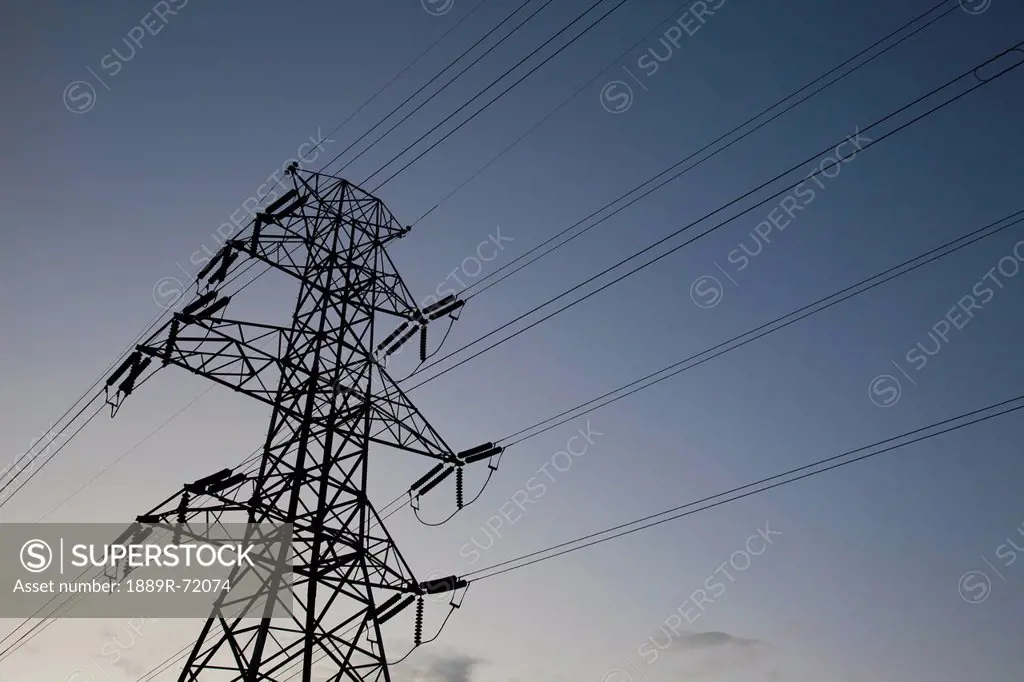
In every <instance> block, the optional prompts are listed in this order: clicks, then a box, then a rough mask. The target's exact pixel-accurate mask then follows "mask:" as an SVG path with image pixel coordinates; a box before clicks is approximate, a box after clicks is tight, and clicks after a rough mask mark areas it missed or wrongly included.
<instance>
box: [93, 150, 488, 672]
mask: <svg viewBox="0 0 1024 682" xmlns="http://www.w3.org/2000/svg"><path fill="white" fill-rule="evenodd" d="M289 175H290V177H291V178H292V181H293V185H294V189H292V190H290V191H289V192H287V193H286V194H285V195H283V196H282V197H280V198H279V199H278V200H276V201H275V202H273V203H272V204H271V205H270V206H268V207H266V209H265V210H264V211H262V212H260V213H258V214H257V215H256V217H255V219H254V221H253V223H252V225H251V226H250V227H249V229H248V230H247V231H246V232H243V233H242V234H241V235H240V238H239V239H233V240H230V241H229V242H227V243H226V244H225V246H224V248H223V249H222V250H221V251H220V252H219V253H218V254H217V255H216V257H214V258H213V259H212V260H211V261H210V262H209V263H207V264H206V266H205V267H204V268H203V270H202V271H201V272H200V273H199V276H198V281H199V282H200V283H201V285H200V286H198V287H197V291H196V297H195V299H194V300H193V301H192V302H190V303H189V304H188V305H186V306H185V307H184V308H182V310H181V311H180V312H178V313H176V314H175V315H174V317H173V319H171V320H170V321H169V322H168V323H167V324H166V325H164V326H163V327H162V328H161V329H160V330H159V331H157V332H156V333H155V334H153V336H152V337H150V338H149V339H148V340H146V341H145V342H143V343H141V344H140V345H138V346H137V349H136V352H135V353H134V354H133V355H131V356H130V357H129V358H128V359H127V360H126V361H125V363H124V364H123V365H122V366H121V367H120V368H119V369H118V370H117V371H116V372H115V373H114V375H112V376H111V377H110V379H109V380H108V381H107V387H108V390H109V391H110V393H109V395H110V403H111V405H112V406H113V408H114V411H116V409H117V407H118V406H119V405H120V403H121V401H122V400H123V399H124V397H125V396H127V395H129V394H131V393H132V391H133V390H134V388H135V386H136V385H137V383H138V382H139V380H140V377H142V376H143V375H144V374H147V375H148V372H147V369H148V368H149V367H150V366H151V365H153V366H154V367H155V366H157V365H159V364H162V365H168V364H171V365H176V366H178V367H182V368H184V369H187V370H189V371H190V372H193V373H195V374H198V375H200V376H204V377H206V378H208V379H210V380H212V381H215V382H217V383H220V384H223V385H226V386H229V387H230V388H232V389H234V390H236V391H238V392H241V393H244V394H246V395H248V396H250V397H252V398H255V399H256V400H259V401H262V402H264V403H266V404H268V405H271V406H272V415H271V418H270V426H269V429H268V431H267V436H266V441H265V444H264V446H263V451H262V457H261V458H260V461H259V467H258V471H257V470H253V471H251V472H245V471H238V472H236V471H234V470H224V471H221V472H217V473H215V474H213V475H211V476H208V477H206V478H204V479H200V480H198V481H196V482H194V483H191V484H189V485H186V486H185V487H184V488H183V489H182V491H181V492H180V493H179V494H177V495H175V496H174V497H172V498H170V499H169V500H167V501H166V502H165V503H163V504H162V505H160V506H159V507H157V508H156V509H154V510H153V511H152V512H150V513H149V514H146V515H143V516H140V517H139V520H140V521H144V522H154V523H156V522H159V523H174V522H179V523H187V522H189V521H193V520H194V521H196V522H200V521H202V522H211V521H212V520H214V519H216V520H219V521H221V522H232V521H235V522H239V523H281V524H284V523H290V524H293V525H294V536H293V537H294V540H293V546H292V551H293V557H294V562H293V563H292V567H293V570H294V576H293V578H292V584H291V585H283V584H282V585H271V586H268V589H271V590H272V589H276V588H277V587H281V588H282V589H294V592H293V595H294V603H295V606H294V610H293V617H292V618H253V617H252V616H251V615H250V616H249V617H248V618H247V619H246V620H241V619H228V618H225V617H222V616H221V615H220V613H219V612H217V611H216V610H215V612H214V613H213V615H211V617H210V618H209V619H208V620H207V621H206V624H205V626H204V627H203V629H202V632H201V633H200V635H199V637H198V639H197V641H196V643H195V646H194V648H193V649H192V651H191V653H190V654H189V656H188V658H187V661H186V663H185V665H184V668H183V670H182V672H181V675H180V676H179V678H178V679H179V680H181V681H186V680H203V681H208V680H238V681H244V682H260V681H265V680H284V679H291V678H292V676H295V677H296V679H301V680H302V681H303V682H309V681H310V680H311V676H312V670H313V664H314V663H315V662H317V661H319V665H320V666H325V665H326V666H327V667H328V668H329V669H331V670H332V672H331V673H330V676H329V678H328V679H330V680H343V679H345V680H381V679H383V680H390V675H389V672H388V666H387V659H385V654H384V643H383V640H382V636H381V631H380V627H381V624H382V623H383V622H385V621H387V620H389V619H390V618H392V617H393V616H395V615H396V614H398V613H399V612H400V611H402V610H403V609H406V608H407V607H409V606H410V605H411V604H412V603H413V602H416V601H418V602H419V603H418V604H417V605H416V608H417V613H416V621H417V624H416V634H415V639H416V643H417V644H418V643H419V641H420V638H421V636H422V634H421V633H422V609H423V595H424V594H428V593H436V592H444V591H447V590H453V589H458V588H461V587H463V586H464V585H465V583H464V582H461V581H458V580H456V579H455V577H454V576H452V577H451V578H443V579H439V580H431V581H426V582H418V581H417V580H416V579H415V577H414V574H413V571H412V570H411V569H410V568H409V566H408V565H407V563H406V561H405V559H404V558H403V557H402V554H401V552H400V551H399V550H398V548H397V547H396V546H395V543H394V541H393V540H392V538H391V536H390V535H389V534H388V532H387V530H386V529H385V527H384V525H383V523H382V522H381V518H380V517H379V516H378V513H377V511H375V509H374V506H373V504H372V503H371V502H370V499H369V496H368V494H367V466H368V463H369V452H370V448H371V445H372V446H385V447H389V448H395V449H398V450H403V451H405V452H408V453H412V454H416V455H420V456H422V457H426V458H429V459H432V460H435V462H436V464H435V466H434V467H433V468H432V469H431V470H430V471H429V472H428V473H427V474H426V475H425V476H423V477H422V478H421V479H420V480H419V481H417V482H416V483H414V484H413V485H412V486H411V488H410V493H411V494H413V495H415V496H418V495H420V494H423V493H425V492H427V491H428V490H430V489H432V488H434V487H435V486H436V485H437V484H439V483H440V482H441V481H443V480H445V479H446V478H448V477H449V476H450V475H451V474H452V473H453V472H456V474H457V476H456V478H457V481H458V487H459V489H460V492H461V487H462V466H463V465H465V464H467V463H470V462H475V461H480V460H483V459H487V458H489V457H492V456H494V455H497V454H498V453H499V452H500V451H501V448H499V447H495V446H493V445H492V444H490V443H487V444H485V445H481V446H478V447H475V448H472V449H471V450H467V451H463V452H461V453H455V452H454V451H452V449H451V448H449V446H448V445H447V444H446V443H445V441H444V440H443V439H442V438H441V436H440V435H439V434H438V433H437V432H436V431H435V430H434V429H433V428H432V427H431V426H430V424H429V423H428V422H427V420H426V419H425V418H424V417H423V415H421V414H420V412H419V410H418V409H417V408H416V407H415V406H414V405H413V404H412V402H410V400H409V399H408V398H407V397H406V395H405V394H404V393H403V392H402V390H401V389H400V388H399V386H398V384H397V383H396V381H394V380H393V379H392V378H391V377H390V376H389V375H388V372H387V370H386V368H385V366H384V362H383V359H384V358H385V357H386V356H387V355H388V354H390V353H391V352H393V351H394V350H396V349H397V348H398V347H400V346H401V345H402V344H404V343H405V342H406V341H409V340H410V339H411V338H412V337H413V336H414V335H415V334H417V333H419V334H421V336H425V334H426V326H427V324H428V322H429V321H430V320H433V319H437V318H440V317H442V316H444V315H448V314H451V313H453V312H454V311H456V310H458V309H459V308H460V307H461V305H462V302H461V301H459V300H457V299H456V297H454V296H449V297H448V298H446V299H444V300H442V301H439V302H437V303H435V304H433V305H431V306H427V307H426V308H424V309H422V310H421V309H420V308H419V307H418V306H417V305H416V302H415V300H414V299H413V297H412V295H411V294H410V292H409V290H408V288H407V287H406V286H405V284H404V283H403V281H402V278H401V277H400V276H399V275H398V273H397V272H396V270H395V267H394V265H393V263H392V261H391V259H390V258H389V256H388V253H387V250H386V247H387V245H388V244H389V243H390V242H392V241H393V240H395V239H399V238H401V237H403V236H404V235H405V234H406V233H407V232H408V231H409V229H408V228H406V227H403V226H401V225H399V223H398V222H397V221H396V220H395V219H394V217H393V216H392V215H391V214H390V213H389V212H388V210H387V209H386V207H385V206H384V204H383V203H382V202H381V201H380V200H379V199H377V198H376V197H374V196H371V195H370V194H368V193H366V192H364V191H363V190H361V189H359V188H358V187H356V186H354V185H352V184H351V183H349V182H347V181H345V180H343V179H340V178H336V177H333V176H329V175H325V174H319V173H312V172H306V171H301V170H298V169H296V168H295V167H294V166H293V167H292V168H291V169H290V171H289ZM239 258H243V259H244V258H249V259H256V260H258V261H261V262H262V263H265V264H266V265H269V266H270V267H272V268H274V269H276V270H278V271H280V272H282V273H285V274H287V275H290V276H291V277H293V278H294V279H295V280H296V281H297V283H298V286H299V293H298V298H297V300H296V304H295V309H294V313H293V315H292V320H291V324H290V326H281V327H277V326H273V325H267V324H257V323H250V322H244V321H238V320H233V319H230V318H228V317H225V316H224V315H225V314H226V312H227V310H228V307H229V303H230V297H228V296H223V295H221V294H220V293H219V292H218V287H224V286H225V282H226V281H227V279H228V275H229V273H231V272H234V271H235V270H236V268H235V261H236V260H238V259H239ZM384 318H390V320H385V319H384ZM383 323H389V324H388V331H389V333H388V335H387V336H386V338H384V340H383V342H381V343H379V344H376V342H377V334H378V333H379V329H380V326H381V325H382V324H383ZM375 344H376V347H375ZM420 345H421V349H420V350H421V354H422V353H424V352H425V347H426V344H425V341H422V340H421V344H420ZM119 381H120V384H118V382H119ZM115 384H117V389H116V390H113V387H114V386H115ZM458 504H459V506H461V504H462V500H461V495H459V500H458ZM268 580H269V578H268ZM278 580H279V579H278ZM299 664H301V668H299ZM298 669H301V677H298V674H299V673H298ZM334 671H336V672H334Z"/></svg>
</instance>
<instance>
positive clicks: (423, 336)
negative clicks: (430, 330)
mask: <svg viewBox="0 0 1024 682" xmlns="http://www.w3.org/2000/svg"><path fill="white" fill-rule="evenodd" d="M426 361H427V328H426V326H423V327H420V362H426Z"/></svg>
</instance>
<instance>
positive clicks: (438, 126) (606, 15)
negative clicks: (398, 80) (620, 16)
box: [365, 0, 629, 192]
mask: <svg viewBox="0 0 1024 682" xmlns="http://www.w3.org/2000/svg"><path fill="white" fill-rule="evenodd" d="M602 2H604V0H597V2H595V3H594V4H593V5H591V6H590V7H589V8H587V9H586V10H584V11H583V12H581V13H580V14H579V15H578V16H577V17H576V18H575V19H573V20H572V21H571V22H569V24H567V25H566V26H565V27H563V28H562V29H561V30H560V31H559V32H558V33H556V34H555V35H553V36H551V37H550V38H548V39H547V40H546V41H545V42H544V43H543V44H542V45H541V46H540V47H538V48H537V49H536V50H534V51H533V52H531V53H530V54H528V55H526V56H525V57H523V58H522V59H521V60H519V61H518V62H517V63H516V64H515V65H514V66H512V68H510V69H509V70H508V71H506V72H505V73H503V74H502V75H501V76H499V77H498V78H496V79H495V80H494V81H492V83H491V84H490V85H488V86H487V87H486V88H484V89H483V90H481V91H480V92H479V93H477V94H476V95H475V96H474V97H473V98H472V99H470V100H469V101H468V102H466V103H465V104H463V105H462V106H461V107H459V108H458V109H456V110H455V111H453V112H452V113H451V114H449V115H448V116H447V117H446V118H445V119H444V120H443V121H441V122H440V123H438V124H437V125H436V126H434V127H433V128H431V129H430V130H428V131H427V132H426V133H424V134H423V135H421V136H420V137H419V138H418V139H417V140H416V141H415V142H413V143H412V144H410V145H409V146H407V147H406V148H405V149H403V150H402V151H401V152H399V153H398V154H397V155H395V156H394V157H393V158H392V159H390V160H389V161H388V162H387V163H385V164H384V165H383V166H381V167H380V168H379V169H377V170H376V171H375V172H374V173H373V175H370V176H369V177H368V178H366V180H365V182H369V181H370V180H372V179H373V178H374V177H375V176H376V175H378V174H379V173H381V172H382V171H383V170H384V169H385V168H387V167H388V166H390V165H391V164H392V163H394V162H395V161H397V160H398V159H399V158H400V157H401V156H403V155H404V154H405V153H406V152H408V151H409V150H410V149H412V148H413V147H414V146H416V145H417V144H419V143H420V142H421V141H423V140H424V139H425V138H426V137H427V135H429V134H430V133H432V132H434V131H435V130H437V129H438V128H440V127H441V126H442V125H444V124H445V123H447V122H448V121H449V120H451V118H452V117H453V116H455V114H457V113H459V112H460V111H462V110H463V109H464V108H465V107H467V106H468V105H470V104H472V103H473V102H474V101H476V99H477V98H478V97H480V96H482V95H483V94H484V93H485V92H487V91H488V90H490V89H491V88H492V87H494V85H496V84H497V83H498V82H499V81H501V79H502V78H504V77H505V76H507V75H508V74H510V73H512V71H514V70H515V69H517V68H518V67H519V66H520V65H521V64H523V63H524V62H526V60H527V59H529V58H530V57H532V56H533V55H535V54H537V52H539V51H540V50H541V49H542V48H544V47H545V46H546V45H547V44H548V43H550V42H551V41H552V40H554V39H555V38H557V37H558V36H560V35H561V34H562V33H564V32H565V31H567V30H569V27H571V26H572V25H573V24H575V23H576V22H577V21H579V20H580V19H582V18H583V17H584V16H586V15H587V14H589V13H590V12H591V11H592V10H593V9H594V8H596V7H597V6H598V5H600V4H601V3H602ZM627 2H629V0H619V2H618V3H617V4H616V5H615V6H614V7H612V8H611V9H610V10H608V11H607V12H605V13H604V14H602V15H601V16H600V17H598V18H597V20H595V21H594V22H593V23H592V24H590V26H587V27H586V28H585V29H583V30H582V31H580V32H579V33H577V34H576V35H575V36H574V37H573V38H572V39H571V40H569V42H567V43H566V44H565V45H563V46H562V47H560V48H558V49H557V50H555V51H554V52H553V53H551V54H550V55H549V56H548V57H546V58H545V59H544V60H543V61H541V62H540V63H539V64H537V65H536V66H534V67H533V68H532V69H530V70H529V71H527V72H526V73H525V74H523V76H522V77H521V78H519V80H517V81H516V82H514V83H512V85H510V86H508V87H507V88H505V89H504V90H502V91H501V92H500V93H498V94H497V95H495V96H494V98H493V99H491V100H490V101H489V102H487V104H485V105H483V106H482V107H480V108H479V109H477V110H476V111H475V112H473V114H472V115H470V117H469V118H467V119H466V120H464V121H463V122H462V123H460V124H458V125H457V126H455V127H454V128H452V129H451V130H449V131H448V132H447V133H445V134H444V135H443V136H442V137H441V138H440V139H439V140H437V141H436V142H434V143H433V144H432V145H430V146H429V147H427V148H426V149H424V150H423V151H422V152H420V153H419V154H418V155H417V156H416V157H414V158H413V159H412V160H411V161H409V162H408V163H407V164H405V165H404V166H402V167H401V168H399V169H398V170H397V171H395V172H394V173H392V174H391V175H389V176H388V178H387V179H386V180H384V182H382V183H380V184H379V185H377V186H376V187H374V188H373V189H372V190H371V192H376V191H377V190H379V189H380V188H381V187H383V186H384V185H386V184H388V183H389V182H391V181H392V180H394V179H395V178H396V177H398V175H399V174H401V173H402V172H403V171H405V170H406V169H407V168H409V167H410V166H411V165H412V164H414V163H416V162H417V161H419V160H420V159H422V158H423V157H424V156H425V155H426V154H428V153H429V152H430V151H431V150H433V149H434V148H435V147H437V146H438V145H439V144H441V143H442V142H444V141H445V140H447V139H448V138H449V137H451V136H452V135H454V134H455V133H456V132H457V131H459V130H461V129H462V127H463V126H464V125H466V124H467V123H469V122H470V121H472V120H473V119H474V118H476V117H477V116H479V115H480V114H481V113H483V112H484V111H485V110H486V109H488V108H489V107H490V106H491V105H492V104H494V103H495V102H497V101H498V100H499V99H501V98H502V97H504V96H505V95H506V94H508V93H509V91H511V90H512V89H513V88H515V87H516V86H517V85H519V84H520V83H522V82H523V81H524V80H526V79H527V78H529V77H530V76H531V75H533V74H534V73H535V72H536V71H537V70H539V69H540V68H541V67H543V66H544V65H545V64H547V63H548V62H550V61H551V60H552V59H554V58H555V57H557V56H558V55H560V54H561V53H562V51H563V50H565V49H566V48H567V47H569V46H570V45H572V44H573V43H575V42H576V41H577V40H579V39H580V38H582V37H583V36H584V35H586V34H587V33H589V32H590V31H591V30H592V29H593V28H595V27H596V26H597V25H598V24H600V23H601V22H602V21H604V20H605V19H607V18H608V16H609V15H610V14H611V13H612V12H614V11H615V10H617V9H618V8H620V7H622V6H623V5H624V4H626V3H627Z"/></svg>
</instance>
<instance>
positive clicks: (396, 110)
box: [319, 0, 553, 173]
mask: <svg viewBox="0 0 1024 682" xmlns="http://www.w3.org/2000/svg"><path fill="white" fill-rule="evenodd" d="M552 1H553V0H546V2H545V3H544V4H543V5H542V6H541V7H540V8H539V9H537V10H535V11H534V13H533V14H531V15H530V16H528V17H527V18H526V19H525V20H524V21H523V22H521V23H520V24H519V25H518V26H516V27H515V28H514V29H512V30H511V31H510V32H509V33H507V34H506V35H505V36H504V37H503V38H501V39H500V40H499V41H498V42H497V43H495V44H494V45H492V46H491V47H490V48H489V49H488V50H487V51H486V52H484V53H483V54H482V55H480V56H479V57H477V58H476V59H475V60H474V61H473V62H472V63H471V64H470V65H469V66H467V67H466V68H465V69H463V70H462V71H460V72H459V73H458V74H457V75H456V76H455V77H454V78H452V79H451V80H449V81H448V82H447V83H445V84H444V85H442V86H441V88H440V89H438V90H437V91H436V92H434V93H433V94H432V95H430V96H429V97H427V99H425V100H423V102H421V103H420V104H419V105H418V106H417V107H416V108H415V109H413V110H412V111H410V112H409V113H407V114H405V115H404V116H403V117H402V119H401V120H400V121H399V122H398V123H397V124H396V125H395V126H392V127H391V128H389V129H388V130H387V131H385V132H384V133H383V134H382V135H381V136H380V137H378V138H377V139H376V140H374V141H373V142H371V143H370V145H369V146H367V147H366V148H365V149H363V151H361V152H359V154H357V155H356V156H355V157H354V158H352V159H349V160H348V161H347V162H346V165H348V164H351V163H353V162H354V161H356V159H358V158H359V157H361V156H362V155H363V154H365V153H366V152H367V151H369V150H370V149H371V148H372V147H373V146H374V145H375V144H377V143H378V142H380V141H381V140H382V139H384V138H385V137H387V136H388V135H389V134H390V133H391V132H392V131H394V130H395V128H396V127H398V125H401V124H402V123H404V122H405V121H407V120H408V119H409V117H410V116H412V115H413V114H415V113H416V112H417V111H419V110H420V109H421V108H423V106H425V105H426V104H427V103H428V102H430V101H431V100H433V99H434V98H435V97H437V96H438V95H439V94H440V93H441V92H442V91H443V90H444V89H445V88H447V87H448V86H449V85H451V84H452V83H453V82H455V81H456V80H457V79H458V78H459V77H460V76H462V74H464V73H466V71H468V70H469V69H471V68H473V67H474V66H476V65H477V64H478V63H479V62H480V60H481V59H482V58H484V57H486V56H487V55H488V54H490V53H491V52H492V51H493V50H494V49H496V48H497V47H498V46H499V45H501V44H502V43H504V42H505V41H506V40H508V38H510V37H511V36H512V35H513V34H515V33H516V32H517V31H518V30H519V29H521V28H522V27H523V26H524V25H525V24H526V23H528V22H529V21H530V20H531V19H533V17H534V16H536V15H537V13H539V12H540V11H541V10H543V9H544V8H545V7H547V6H548V5H550V4H551V2H552ZM530 2H531V0H525V1H524V2H523V3H522V4H520V5H519V6H518V7H516V8H515V9H514V10H512V12H510V13H509V14H508V16H506V17H505V18H504V19H502V20H501V22H500V23H499V24H498V25H497V26H495V27H494V28H492V29H491V30H490V31H488V32H487V33H485V34H484V35H483V37H481V38H480V39H479V40H477V41H476V42H475V43H473V44H472V45H470V46H469V47H467V48H466V49H465V50H464V51H463V52H462V54H460V55H459V56H458V57H456V58H455V59H453V60H452V61H450V62H448V65H447V66H445V67H444V68H443V69H441V70H440V71H438V72H437V73H436V74H435V75H434V77H433V78H431V79H430V80H429V81H427V82H426V83H424V84H423V85H422V86H420V88H419V89H418V90H417V91H416V92H414V93H412V94H411V95H409V96H408V97H406V98H405V100H403V101H402V103H401V104H399V105H398V106H397V107H395V108H394V109H392V110H391V111H390V112H389V113H388V115H387V116H385V117H384V118H382V119H381V120H380V121H378V122H377V123H376V124H375V125H374V126H373V127H372V128H370V129H369V130H367V131H366V132H365V133H363V134H362V135H360V136H359V137H358V138H357V139H356V140H355V142H353V143H352V144H350V145H349V146H347V147H345V148H344V149H342V150H341V151H340V152H338V153H337V154H336V155H335V156H334V157H333V158H332V159H331V160H330V161H328V162H327V163H325V164H324V165H323V166H321V167H320V171H319V172H321V173H322V172H324V171H326V170H327V168H329V167H330V166H332V165H333V164H334V162H335V161H337V160H338V159H340V158H341V157H342V156H344V155H345V154H346V153H347V152H348V151H349V150H350V149H352V147H354V146H356V145H357V144H359V143H360V142H362V141H363V140H364V139H366V137H367V136H368V135H369V134H370V133H372V132H373V131H374V130H376V129H377V128H378V127H379V126H380V125H382V124H383V123H384V122H385V121H387V120H388V119H389V118H391V117H392V116H394V115H395V114H396V113H398V111H400V110H401V109H402V107H404V106H405V105H406V104H408V103H409V102H410V101H411V100H412V99H413V98H414V97H416V95H418V94H420V93H421V92H423V91H424V90H425V89H426V88H427V87H429V86H430V84H431V83H433V82H434V81H436V80H437V79H438V78H440V77H441V76H442V75H444V73H445V72H446V71H448V70H449V69H451V68H452V67H453V66H455V65H456V64H458V63H459V62H460V61H461V60H462V58H463V57H465V56H466V55H467V54H469V53H470V52H472V51H473V50H474V49H475V48H476V47H477V46H478V45H479V44H480V43H482V42H483V41H485V40H487V38H489V37H490V36H491V35H493V34H494V33H495V32H496V31H497V30H498V29H500V28H501V27H502V26H504V25H505V23H506V22H508V21H509V20H510V19H511V18H512V17H514V16H515V15H517V14H519V11H520V10H522V9H523V8H524V7H526V6H527V5H529V4H530ZM488 87H490V86H488Z"/></svg>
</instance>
